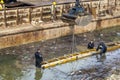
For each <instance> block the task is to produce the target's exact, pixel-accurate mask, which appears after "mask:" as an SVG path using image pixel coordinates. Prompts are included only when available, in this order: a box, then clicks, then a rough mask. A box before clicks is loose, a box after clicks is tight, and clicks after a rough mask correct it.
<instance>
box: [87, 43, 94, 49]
mask: <svg viewBox="0 0 120 80" xmlns="http://www.w3.org/2000/svg"><path fill="white" fill-rule="evenodd" d="M87 48H88V49H93V48H94V42H93V41H90V42H89V43H88V46H87Z"/></svg>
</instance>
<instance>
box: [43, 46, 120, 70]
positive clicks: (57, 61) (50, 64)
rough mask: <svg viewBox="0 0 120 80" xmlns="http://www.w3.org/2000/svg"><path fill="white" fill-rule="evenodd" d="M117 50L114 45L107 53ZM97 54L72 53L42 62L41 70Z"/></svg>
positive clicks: (90, 52) (87, 52)
mask: <svg viewBox="0 0 120 80" xmlns="http://www.w3.org/2000/svg"><path fill="white" fill-rule="evenodd" d="M119 48H120V44H114V45H112V46H108V49H107V51H113V50H116V49H119ZM97 53H98V52H97V51H96V49H90V50H87V51H84V52H79V53H74V54H69V55H66V56H62V57H58V58H54V59H51V60H48V61H44V62H43V64H42V67H41V68H42V69H45V68H50V67H54V66H56V65H60V64H64V63H67V62H72V61H75V60H78V59H81V58H84V57H87V56H91V55H94V54H97Z"/></svg>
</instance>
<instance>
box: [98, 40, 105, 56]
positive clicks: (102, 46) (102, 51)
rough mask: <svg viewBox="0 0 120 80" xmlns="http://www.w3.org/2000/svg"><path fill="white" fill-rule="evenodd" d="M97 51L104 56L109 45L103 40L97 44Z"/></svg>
mask: <svg viewBox="0 0 120 80" xmlns="http://www.w3.org/2000/svg"><path fill="white" fill-rule="evenodd" d="M96 51H99V53H100V56H102V55H104V54H105V52H106V51H107V46H106V45H105V44H104V43H103V42H100V43H99V44H98V46H97V49H96Z"/></svg>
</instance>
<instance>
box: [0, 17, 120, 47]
mask: <svg viewBox="0 0 120 80" xmlns="http://www.w3.org/2000/svg"><path fill="white" fill-rule="evenodd" d="M98 23H99V25H98ZM43 25H44V24H43ZM43 25H41V26H43ZM116 25H120V18H113V19H104V20H101V21H99V22H97V21H95V22H91V23H89V24H88V25H87V26H84V27H82V26H75V28H74V30H75V33H76V34H78V33H84V32H88V31H92V30H95V29H102V28H107V27H111V26H116ZM44 26H45V27H44V29H43V28H42V29H41V28H40V27H38V28H37V29H33V27H31V30H29V31H22V32H19V31H18V32H17V33H15V34H10V35H1V37H0V48H6V47H11V46H17V45H21V44H27V43H31V42H36V41H44V40H48V39H53V38H57V37H61V36H66V35H70V34H71V29H70V27H69V25H68V24H65V23H62V22H61V21H59V22H55V23H50V24H47V25H44ZM50 26H51V28H50V29H48V28H49V27H50ZM26 27H27V26H26ZM28 27H30V26H28ZM34 28H35V27H34Z"/></svg>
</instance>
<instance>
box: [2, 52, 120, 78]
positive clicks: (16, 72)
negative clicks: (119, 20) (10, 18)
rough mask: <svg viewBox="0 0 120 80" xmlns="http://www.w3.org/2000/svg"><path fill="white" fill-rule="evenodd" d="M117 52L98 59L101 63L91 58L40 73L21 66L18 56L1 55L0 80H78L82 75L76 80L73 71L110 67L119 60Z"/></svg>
mask: <svg viewBox="0 0 120 80" xmlns="http://www.w3.org/2000/svg"><path fill="white" fill-rule="evenodd" d="M119 52H120V50H116V51H114V52H109V53H108V54H106V56H105V55H104V56H103V57H99V58H98V59H100V60H101V62H102V63H101V62H98V59H96V56H92V57H88V58H84V59H81V60H78V61H75V62H71V63H66V64H63V65H59V66H56V67H54V68H48V69H45V70H42V71H41V70H40V69H39V68H35V66H34V65H33V64H29V65H26V64H22V63H21V62H20V60H19V59H18V56H13V55H2V56H0V80H78V79H82V77H83V74H82V76H79V78H78V79H76V77H77V76H73V74H74V73H73V71H77V70H81V69H89V68H93V67H94V68H96V67H98V66H101V65H102V66H103V63H106V64H105V65H107V64H109V65H112V64H111V61H114V60H115V58H116V59H119V58H120V53H119Z"/></svg>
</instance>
